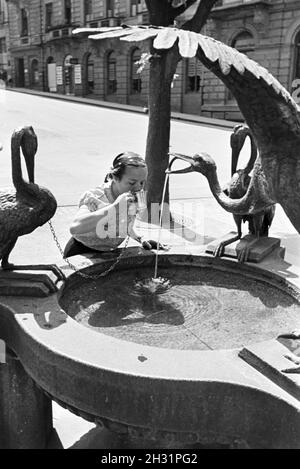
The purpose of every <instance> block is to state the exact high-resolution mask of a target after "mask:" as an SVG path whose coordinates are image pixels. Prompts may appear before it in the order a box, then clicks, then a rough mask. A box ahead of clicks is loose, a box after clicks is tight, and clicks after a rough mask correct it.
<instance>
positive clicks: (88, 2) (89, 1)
mask: <svg viewBox="0 0 300 469" xmlns="http://www.w3.org/2000/svg"><path fill="white" fill-rule="evenodd" d="M92 13H93V0H84V16H86V15H91V14H92Z"/></svg>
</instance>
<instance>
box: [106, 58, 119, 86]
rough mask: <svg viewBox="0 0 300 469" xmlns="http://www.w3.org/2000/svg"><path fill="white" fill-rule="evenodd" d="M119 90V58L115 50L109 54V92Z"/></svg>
mask: <svg viewBox="0 0 300 469" xmlns="http://www.w3.org/2000/svg"><path fill="white" fill-rule="evenodd" d="M116 91H117V59H116V55H115V53H114V52H110V53H109V54H108V56H107V94H114V93H116Z"/></svg>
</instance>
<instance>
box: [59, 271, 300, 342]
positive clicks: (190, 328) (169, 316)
mask: <svg viewBox="0 0 300 469" xmlns="http://www.w3.org/2000/svg"><path fill="white" fill-rule="evenodd" d="M159 273H160V276H161V277H162V278H163V279H168V281H169V284H166V285H163V288H160V289H158V290H157V289H155V288H154V289H151V288H146V289H145V288H144V285H145V279H146V285H147V279H151V278H152V277H153V268H151V267H144V268H143V267H139V268H130V269H127V270H120V271H114V272H112V273H111V274H110V275H109V276H107V277H103V278H102V279H101V280H97V281H90V280H87V281H85V280H80V281H78V283H76V284H72V285H70V286H69V287H66V289H65V291H64V293H63V294H62V296H61V299H60V303H61V306H62V307H63V308H64V309H65V311H66V312H67V313H68V314H69V315H70V316H71V317H72V318H74V319H75V320H76V321H78V322H79V323H81V324H82V325H83V326H86V327H89V328H92V329H93V330H95V331H98V332H101V333H104V334H109V335H111V336H113V337H116V338H119V339H123V340H127V341H132V342H135V343H140V344H146V345H151V346H156V347H163V348H171V349H174V348H176V349H198V350H211V349H222V348H227V349H228V348H235V347H241V346H244V345H249V344H250V343H254V342H260V341H263V340H268V339H272V338H275V337H277V335H278V334H280V333H282V332H285V331H289V330H294V329H296V328H299V326H300V305H299V303H298V302H297V301H296V300H295V299H294V298H293V297H292V296H291V295H289V294H288V293H286V292H284V291H282V290H280V289H278V288H276V287H274V286H271V285H269V284H267V283H265V282H263V281H260V280H255V279H252V278H247V277H245V276H243V275H242V274H241V273H237V274H235V273H231V272H226V271H219V270H215V269H213V268H209V267H206V268H198V267H189V266H172V267H168V268H165V267H161V268H160V269H159Z"/></svg>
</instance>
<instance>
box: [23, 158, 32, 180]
mask: <svg viewBox="0 0 300 469" xmlns="http://www.w3.org/2000/svg"><path fill="white" fill-rule="evenodd" d="M25 162H26V168H27V173H28V180H29V182H31V183H33V184H34V157H27V158H26V159H25Z"/></svg>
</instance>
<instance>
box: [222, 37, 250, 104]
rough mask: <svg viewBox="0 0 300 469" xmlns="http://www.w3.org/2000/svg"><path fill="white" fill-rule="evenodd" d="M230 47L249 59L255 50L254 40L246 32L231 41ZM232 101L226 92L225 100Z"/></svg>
mask: <svg viewBox="0 0 300 469" xmlns="http://www.w3.org/2000/svg"><path fill="white" fill-rule="evenodd" d="M231 47H234V48H235V49H237V50H238V51H239V52H242V53H243V54H246V55H247V56H248V57H249V58H250V59H251V58H252V55H253V51H254V50H255V43H254V38H253V36H252V34H251V33H249V32H248V31H242V32H241V33H239V34H238V35H237V36H236V37H235V38H234V39H233V41H232V43H231ZM233 99H234V97H233V95H232V94H231V92H230V91H227V100H228V101H232V100H233Z"/></svg>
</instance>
